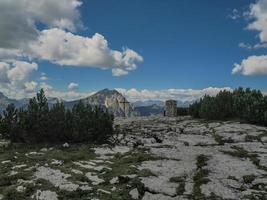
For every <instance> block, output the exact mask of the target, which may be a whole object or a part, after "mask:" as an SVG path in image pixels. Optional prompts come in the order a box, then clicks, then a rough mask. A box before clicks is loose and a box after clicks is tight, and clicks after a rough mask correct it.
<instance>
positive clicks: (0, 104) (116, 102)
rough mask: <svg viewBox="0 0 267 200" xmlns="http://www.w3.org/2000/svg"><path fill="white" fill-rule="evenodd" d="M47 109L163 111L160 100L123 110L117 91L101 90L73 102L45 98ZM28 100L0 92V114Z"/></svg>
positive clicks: (143, 113) (118, 113)
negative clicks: (80, 104) (62, 106)
mask: <svg viewBox="0 0 267 200" xmlns="http://www.w3.org/2000/svg"><path fill="white" fill-rule="evenodd" d="M47 100H48V104H49V107H52V105H53V104H55V103H56V102H57V101H60V102H63V103H64V104H65V106H66V108H68V109H71V108H72V107H73V106H74V105H75V104H76V103H78V102H79V101H82V102H83V103H85V104H90V105H92V106H100V107H103V108H107V109H108V110H109V112H111V113H113V114H114V116H116V117H118V116H120V117H122V116H124V109H125V116H132V115H137V116H149V115H155V114H156V115H157V114H162V113H163V110H164V102H163V101H160V100H148V101H137V102H134V103H126V104H125V108H124V103H122V102H124V101H125V100H126V101H127V99H126V98H125V97H124V96H123V95H122V94H121V93H119V92H118V91H117V90H110V89H107V88H106V89H103V90H100V91H98V92H97V93H95V94H93V95H91V96H88V97H86V98H83V99H78V100H74V101H65V100H63V99H60V98H57V97H47ZM28 101H29V99H27V98H24V99H19V100H16V99H11V98H8V97H7V96H5V95H4V94H3V93H1V92H0V112H3V110H5V108H6V107H7V105H8V104H11V103H13V104H14V105H15V106H16V107H17V108H20V107H23V108H26V106H27V104H28ZM191 103H192V102H189V101H188V102H182V101H177V105H178V106H179V107H188V106H189V105H190V104H191Z"/></svg>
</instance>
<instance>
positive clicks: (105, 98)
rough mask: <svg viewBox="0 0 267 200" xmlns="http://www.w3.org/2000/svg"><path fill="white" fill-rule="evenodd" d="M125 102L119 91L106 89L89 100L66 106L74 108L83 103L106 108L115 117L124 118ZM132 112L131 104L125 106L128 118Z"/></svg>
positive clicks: (85, 99) (88, 98) (69, 103)
mask: <svg viewBox="0 0 267 200" xmlns="http://www.w3.org/2000/svg"><path fill="white" fill-rule="evenodd" d="M124 100H126V99H125V97H124V96H123V95H122V94H121V93H119V92H118V91H117V90H109V89H104V90H101V91H99V92H97V93H95V94H93V95H91V96H89V97H87V98H84V99H80V100H75V101H71V102H66V103H65V105H66V107H67V108H72V107H73V106H74V104H76V103H78V102H79V101H82V102H83V103H85V104H90V105H93V106H100V107H105V108H107V109H108V110H109V111H110V112H112V113H113V114H114V116H124V104H123V103H122V102H123V101H124ZM126 101H127V100H126ZM132 110H133V109H132V106H131V105H130V104H129V103H128V104H125V115H126V116H130V115H131V112H132Z"/></svg>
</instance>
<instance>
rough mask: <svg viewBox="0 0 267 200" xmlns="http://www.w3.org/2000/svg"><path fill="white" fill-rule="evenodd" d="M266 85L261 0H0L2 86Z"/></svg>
mask: <svg viewBox="0 0 267 200" xmlns="http://www.w3.org/2000/svg"><path fill="white" fill-rule="evenodd" d="M239 86H242V87H251V88H255V89H260V90H262V91H263V92H266V91H267V0H235V1H233V0H224V1H221V0H202V1H196V0H179V1H177V0H135V1H125V0H109V1H106V0H58V1H54V0H0V91H1V92H3V93H4V94H5V95H7V96H9V97H11V98H16V99H19V98H24V97H31V96H33V95H34V94H35V92H36V91H38V90H39V89H40V88H43V89H44V90H45V92H46V94H47V95H48V96H53V97H59V98H63V99H66V100H72V99H78V98H83V97H86V96H88V95H91V94H93V93H94V92H96V91H98V90H101V89H104V88H110V89H113V88H115V89H117V90H118V91H120V92H121V93H122V94H123V95H125V96H126V97H127V98H128V99H129V100H130V101H138V100H151V99H154V100H166V99H170V98H173V99H177V100H182V101H186V100H194V99H196V98H199V97H201V96H202V95H204V94H210V95H215V94H216V93H218V92H219V91H220V90H223V89H227V90H232V89H234V88H237V87H239Z"/></svg>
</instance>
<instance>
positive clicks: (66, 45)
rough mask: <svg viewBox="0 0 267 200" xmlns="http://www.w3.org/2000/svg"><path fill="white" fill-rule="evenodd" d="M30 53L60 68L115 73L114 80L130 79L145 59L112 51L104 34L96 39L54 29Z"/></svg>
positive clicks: (44, 35)
mask: <svg viewBox="0 0 267 200" xmlns="http://www.w3.org/2000/svg"><path fill="white" fill-rule="evenodd" d="M29 48H30V53H31V54H32V55H33V56H35V57H37V58H40V59H43V60H48V61H51V62H53V63H56V64H59V65H69V66H80V67H97V68H100V69H112V70H113V75H114V76H120V75H126V74H128V71H130V70H134V69H136V62H142V61H143V58H142V56H140V55H139V54H138V53H136V52H135V51H133V50H131V49H128V48H127V49H124V50H123V51H122V52H120V51H116V50H112V49H110V48H109V46H108V41H107V40H106V39H105V38H104V36H102V35H101V34H98V33H96V34H95V35H94V36H92V37H82V36H78V35H74V34H72V33H70V32H66V31H64V30H61V29H58V28H53V29H49V30H44V31H42V32H41V33H40V36H39V38H38V41H37V42H32V43H31V44H30V46H29Z"/></svg>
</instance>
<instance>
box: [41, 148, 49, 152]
mask: <svg viewBox="0 0 267 200" xmlns="http://www.w3.org/2000/svg"><path fill="white" fill-rule="evenodd" d="M40 151H41V152H47V151H48V149H47V148H42V149H41V150H40Z"/></svg>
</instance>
